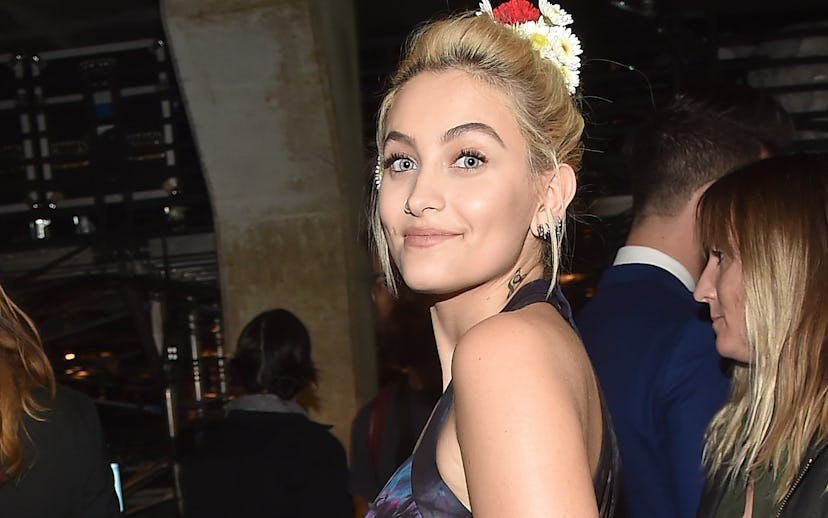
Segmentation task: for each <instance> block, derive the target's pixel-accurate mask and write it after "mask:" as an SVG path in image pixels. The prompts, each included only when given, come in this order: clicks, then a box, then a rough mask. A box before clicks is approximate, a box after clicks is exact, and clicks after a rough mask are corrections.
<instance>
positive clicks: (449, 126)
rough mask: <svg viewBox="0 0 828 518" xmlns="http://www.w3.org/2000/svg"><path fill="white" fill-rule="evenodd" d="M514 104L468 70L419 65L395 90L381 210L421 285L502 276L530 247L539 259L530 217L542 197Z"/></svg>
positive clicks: (449, 288) (413, 281)
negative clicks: (421, 70) (438, 70)
mask: <svg viewBox="0 0 828 518" xmlns="http://www.w3.org/2000/svg"><path fill="white" fill-rule="evenodd" d="M511 106H512V104H511V102H510V100H509V99H508V98H507V97H506V96H504V95H503V94H502V93H501V92H499V91H498V90H496V89H494V88H492V87H490V86H489V85H487V84H485V83H483V82H482V81H479V80H477V79H475V78H473V77H472V76H470V75H468V74H467V73H465V72H461V71H448V72H441V73H429V72H424V73H421V74H419V75H417V76H415V77H414V78H412V79H411V80H409V81H408V82H407V83H406V84H405V85H404V86H403V87H402V89H401V90H400V91H399V92H398V93H397V96H396V99H395V101H394V105H393V107H392V109H391V111H390V112H389V114H388V123H387V128H388V129H387V135H386V137H385V141H384V145H383V156H382V157H381V160H382V162H383V166H384V171H383V180H382V184H381V188H380V191H379V215H380V219H381V221H382V225H383V228H384V231H385V234H386V237H387V239H388V245H389V249H390V252H391V256H392V257H393V259H394V262H395V263H396V265H397V267H398V268H399V270H400V273H401V274H402V276H403V278H404V279H405V282H406V284H407V285H408V286H409V287H411V288H412V289H414V290H415V291H420V292H425V293H433V294H439V293H452V292H456V291H461V290H464V289H468V288H470V287H475V286H479V285H483V284H486V283H494V285H497V284H499V283H498V281H499V280H504V279H505V280H508V279H510V278H511V277H512V276H513V275H514V274H515V271H516V268H517V267H518V265H521V264H526V263H527V262H528V261H529V259H527V258H529V257H530V256H529V255H528V254H530V253H531V254H535V255H534V257H535V260H534V261H535V262H534V263H533V264H537V249H536V248H535V246H536V245H534V243H535V242H536V240H535V238H534V237H533V236H532V234H531V233H530V226H531V224H532V218H533V216H534V215H535V213H536V212H537V210H538V208H539V199H540V197H539V194H538V191H537V189H536V188H535V186H534V185H535V184H534V183H533V182H534V180H533V179H532V176H531V175H530V171H529V166H528V163H527V154H526V153H527V152H526V142H525V140H524V138H523V135H522V134H521V132H520V129H519V127H518V124H517V121H516V120H515V118H514V116H513V115H512V111H511V110H512V109H511ZM524 273H525V272H524Z"/></svg>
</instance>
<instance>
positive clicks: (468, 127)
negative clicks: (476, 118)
mask: <svg viewBox="0 0 828 518" xmlns="http://www.w3.org/2000/svg"><path fill="white" fill-rule="evenodd" d="M473 131H479V132H482V133H485V134H486V135H489V136H490V137H492V138H493V139H495V140H496V141H497V142H498V144H500V145H501V146H502V147H504V148H505V147H506V144H504V143H503V139H502V138H500V135H498V134H497V132H496V131H495V130H494V128H492V127H491V126H489V125H488V124H484V123H482V122H467V123H465V124H460V125H459V126H455V127H453V128H450V129H449V130H447V131H446V132H445V133H444V134H443V138H442V139H441V141H442V142H443V143H445V142H448V141H450V140H453V139H456V138H458V137H460V136H461V135H463V134H465V133H469V132H473ZM390 141H396V142H402V143H403V144H407V145H409V146H411V147H414V137H411V136H409V135H406V134H405V133H401V132H399V131H395V130H391V131H389V132H388V135H386V136H385V142H383V144H387V143H388V142H390Z"/></svg>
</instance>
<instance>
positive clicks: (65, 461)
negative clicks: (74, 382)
mask: <svg viewBox="0 0 828 518" xmlns="http://www.w3.org/2000/svg"><path fill="white" fill-rule="evenodd" d="M120 514H121V513H120V506H119V504H118V497H117V495H116V494H115V486H114V480H113V474H112V471H111V469H110V467H109V462H108V460H107V455H106V449H105V445H104V441H103V434H102V432H101V425H100V421H99V419H98V413H97V410H96V409H95V405H94V403H92V401H91V400H90V399H89V398H88V397H87V396H85V395H84V394H81V393H79V392H76V391H74V390H71V389H69V388H67V387H62V386H58V385H56V383H55V375H54V372H53V370H52V367H51V365H50V364H49V360H48V358H47V357H46V354H45V353H44V351H43V348H42V344H41V341H40V335H39V333H38V331H37V329H36V327H35V325H34V323H33V322H32V321H31V319H30V318H29V317H28V316H27V315H26V313H24V312H23V310H21V309H20V308H19V307H18V306H17V305H16V304H15V303H14V302H13V301H12V300H11V298H9V296H8V295H7V294H6V293H5V291H4V290H3V289H2V288H0V515H2V516H4V517H11V518H29V517H31V518H110V517H116V516H120Z"/></svg>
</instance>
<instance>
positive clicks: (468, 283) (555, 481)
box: [368, 0, 617, 518]
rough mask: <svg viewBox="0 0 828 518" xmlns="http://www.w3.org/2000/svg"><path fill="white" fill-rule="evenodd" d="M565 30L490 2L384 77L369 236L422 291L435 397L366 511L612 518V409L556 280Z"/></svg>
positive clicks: (543, 8)
mask: <svg viewBox="0 0 828 518" xmlns="http://www.w3.org/2000/svg"><path fill="white" fill-rule="evenodd" d="M571 22H572V19H571V17H570V16H569V15H568V14H567V13H566V12H565V11H564V10H563V9H561V8H560V7H559V6H557V5H552V4H549V2H547V1H545V0H541V1H540V3H539V5H538V8H536V7H535V6H534V5H532V4H530V3H529V2H527V1H526V0H511V1H509V2H506V3H503V4H500V5H499V6H497V7H496V8H492V6H491V5H490V4H489V2H488V1H485V2H482V3H481V6H480V11H479V12H478V13H466V14H461V15H457V16H454V17H451V18H448V19H445V20H441V21H437V22H434V23H431V24H429V25H427V26H426V27H424V28H422V29H421V30H419V31H418V32H417V33H416V34H414V35H413V37H412V38H411V40H410V44H409V47H408V50H407V53H406V55H405V57H404V59H403V61H402V63H401V64H400V67H399V69H398V70H397V72H396V73H395V74H394V75H393V77H392V79H391V87H390V90H389V91H388V93H387V95H386V96H385V98H384V100H383V103H382V105H381V107H380V113H379V120H378V127H377V147H378V153H379V157H378V162H379V165H378V166H377V170H376V184H377V189H376V191H375V199H374V203H373V207H372V208H373V216H372V217H373V233H374V238H375V240H376V243H377V252H378V256H379V258H380V262H381V263H382V266H383V269H384V271H385V275H386V280H387V284H388V285H389V287H390V288H391V289H392V290H393V289H394V287H395V285H396V284H395V283H396V282H397V278H396V277H395V272H399V275H400V277H401V279H402V281H403V282H404V283H405V284H406V285H407V286H408V287H409V288H410V289H412V290H414V291H416V292H418V293H423V294H426V295H427V296H429V297H430V298H431V308H430V312H431V320H432V325H433V328H434V334H435V338H436V343H437V351H438V355H439V357H440V364H441V368H442V376H443V389H444V392H443V395H442V397H441V399H440V401H439V402H438V403H437V406H436V408H435V410H434V412H433V414H432V416H431V419H430V421H429V423H428V424H427V425H426V428H425V430H424V431H423V434H422V436H421V437H420V440H419V443H418V444H417V446H416V447H415V450H414V453H413V455H412V457H410V458H409V460H408V461H406V462H405V463H404V464H403V465H402V466H401V467H400V468H399V469H398V470H397V472H396V473H395V474H394V475H393V476H392V478H391V479H390V481H389V482H388V484H386V486H385V488H384V489H383V490H382V491H381V492H380V494H379V496H378V497H377V498H376V500H375V501H374V503H373V505H372V506H371V509H370V510H369V513H368V516H377V517H380V516H412V517H419V516H423V517H426V516H439V517H463V516H471V514H472V513H474V515H475V516H477V517H483V518H486V517H503V516H520V517H531V516H544V517H550V516H551V517H554V516H577V517H579V518H581V517H590V516H599V515H600V516H609V515H610V514H611V513H612V508H613V502H614V491H615V484H616V480H615V468H616V467H617V464H616V458H617V452H616V450H615V445H614V440H613V437H614V436H613V433H612V429H611V425H610V423H609V416H608V414H607V412H606V411H605V409H604V407H603V405H602V399H601V396H600V391H599V388H598V384H597V382H596V379H595V375H594V373H593V371H592V368H591V365H590V362H589V359H588V357H587V355H586V352H585V351H584V348H583V345H582V344H581V342H580V340H579V339H578V336H577V334H576V333H575V332H574V331H573V329H572V327H571V326H570V323H569V322H568V320H569V316H570V315H569V312H568V305H567V304H566V301H565V300H563V299H562V297H561V296H560V292H559V290H557V289H556V285H555V283H554V279H555V278H556V273H557V266H558V260H559V249H560V243H561V241H560V240H561V234H562V230H563V220H564V218H565V217H566V210H567V206H568V205H569V203H570V201H571V200H572V198H573V195H574V193H575V187H576V179H575V170H576V169H577V168H578V166H579V164H580V159H581V141H580V137H581V131H582V129H583V124H584V123H583V118H582V116H581V113H580V111H579V109H578V103H577V101H576V99H575V98H574V97H573V94H574V95H577V86H578V82H577V65H578V63H579V58H578V53H579V52H580V46H579V43H578V41H577V39H576V38H575V37H574V36H573V35H572V33H571V31H570V29H569V27H566V26H567V25H569V24H570V23H571ZM392 263H393V267H392Z"/></svg>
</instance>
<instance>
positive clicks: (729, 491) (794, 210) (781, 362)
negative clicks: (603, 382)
mask: <svg viewBox="0 0 828 518" xmlns="http://www.w3.org/2000/svg"><path fill="white" fill-rule="evenodd" d="M698 222H699V232H700V237H701V242H702V243H703V245H704V247H705V249H706V251H707V253H708V256H709V258H708V261H707V265H706V267H705V269H704V272H703V273H702V276H701V279H700V280H699V283H698V286H697V287H696V291H695V295H696V299H697V300H699V301H701V302H707V303H708V304H709V305H710V315H711V318H712V320H713V328H714V330H715V332H716V348H717V349H718V351H719V353H720V354H721V355H722V356H724V357H726V358H731V359H733V360H734V361H735V364H734V367H733V384H732V389H731V394H730V398H729V400H728V401H727V402H726V404H725V405H724V407H723V408H722V409H721V410H720V411H719V412H718V414H716V416H715V417H714V418H713V421H712V422H711V424H710V425H709V427H708V430H707V434H706V440H705V449H704V464H705V467H706V470H707V474H708V481H707V487H706V488H705V492H704V494H703V497H702V502H701V507H700V509H699V516H700V517H725V516H728V517H730V516H744V517H751V516H756V517H760V516H777V517H789V516H790V517H802V516H808V517H815V516H828V496H827V495H826V489H828V455H826V454H825V447H826V444H828V443H827V442H826V440H828V155H825V154H814V155H807V154H798V155H789V156H779V157H776V158H769V159H765V160H762V161H760V162H756V163H754V164H751V165H748V166H745V167H743V168H741V169H738V170H737V171H735V172H733V173H731V174H729V175H727V176H725V177H723V178H721V179H720V180H718V181H717V182H715V183H714V184H713V185H712V186H711V187H710V188H709V189H708V190H707V191H706V192H705V193H704V195H703V196H702V198H701V201H700V204H699V209H698Z"/></svg>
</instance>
